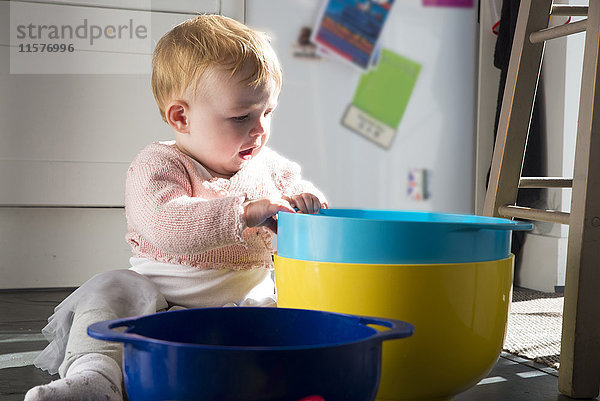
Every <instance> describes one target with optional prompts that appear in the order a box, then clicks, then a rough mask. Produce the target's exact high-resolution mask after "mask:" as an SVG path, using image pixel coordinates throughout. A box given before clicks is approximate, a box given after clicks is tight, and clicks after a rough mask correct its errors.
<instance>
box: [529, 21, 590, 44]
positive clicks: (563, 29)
mask: <svg viewBox="0 0 600 401" xmlns="http://www.w3.org/2000/svg"><path fill="white" fill-rule="evenodd" d="M586 28H587V18H586V19H584V20H581V21H577V22H571V23H570V24H564V25H559V26H553V27H552V28H546V29H541V30H539V31H537V32H531V35H529V41H530V42H531V43H540V42H543V41H545V40H550V39H556V38H561V37H563V36H567V35H572V34H574V33H579V32H584V31H585V30H586Z"/></svg>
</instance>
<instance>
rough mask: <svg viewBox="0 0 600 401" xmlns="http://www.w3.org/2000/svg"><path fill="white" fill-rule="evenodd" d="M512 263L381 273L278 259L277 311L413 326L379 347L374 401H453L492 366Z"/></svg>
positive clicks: (371, 267)
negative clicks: (389, 320) (396, 321)
mask: <svg viewBox="0 0 600 401" xmlns="http://www.w3.org/2000/svg"><path fill="white" fill-rule="evenodd" d="M512 276H513V256H512V255H511V256H510V257H509V258H506V259H502V260H495V261H488V262H474V263H457V264H431V265H424V264H419V265H379V264H346V263H328V262H311V261H303V260H296V259H289V258H283V257H280V256H277V255H276V256H275V280H276V285H277V297H278V298H277V305H278V306H281V307H287V308H302V309H316V310H324V311H330V312H341V313H351V314H357V315H371V316H380V317H387V318H394V319H400V320H403V321H406V322H408V323H411V324H413V325H414V326H415V333H414V335H413V336H412V337H410V338H408V339H403V340H402V341H388V342H386V343H384V344H383V358H382V373H381V381H380V385H379V392H378V393H377V400H380V401H383V400H427V401H434V400H436V401H438V400H439V401H441V400H444V401H446V400H452V399H453V397H454V396H455V395H456V394H459V393H461V392H463V391H465V390H466V389H468V388H470V387H471V386H473V385H474V384H476V383H477V382H478V381H479V380H480V379H481V378H482V377H484V376H485V375H486V374H487V373H488V372H489V371H490V370H491V368H492V367H493V366H494V364H495V363H496V361H497V359H498V356H499V354H500V351H501V349H502V344H503V341H504V335H505V332H506V321H507V316H508V308H509V303H510V297H511V293H510V292H511V288H512Z"/></svg>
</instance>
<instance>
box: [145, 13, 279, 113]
mask: <svg viewBox="0 0 600 401" xmlns="http://www.w3.org/2000/svg"><path fill="white" fill-rule="evenodd" d="M211 67H221V68H224V69H225V70H226V71H229V72H230V74H231V76H234V75H236V74H238V73H239V72H240V71H241V70H244V69H245V68H249V69H250V74H249V76H247V77H242V81H245V82H247V84H248V85H249V86H250V85H252V86H254V87H257V86H258V85H260V84H262V83H265V82H266V81H268V80H271V79H272V80H274V82H275V84H276V85H277V87H278V88H279V89H280V88H281V66H280V64H279V61H278V60H277V56H276V55H275V52H274V51H273V48H272V47H271V45H270V43H269V38H268V36H267V35H266V34H264V33H262V32H258V31H255V30H253V29H250V28H248V27H247V26H245V25H244V24H242V23H240V22H237V21H235V20H233V19H231V18H227V17H223V16H221V15H209V14H206V15H198V16H196V17H194V18H191V19H189V20H187V21H184V22H182V23H181V24H179V25H177V26H175V27H174V28H173V29H171V30H170V31H169V32H167V33H166V34H165V35H164V36H163V37H162V38H161V39H160V40H159V41H158V43H157V45H156V48H155V49H154V54H153V56H152V92H153V93H154V98H155V99H156V103H157V104H158V108H159V110H160V114H161V116H162V118H163V120H165V121H166V117H165V107H166V106H167V104H168V103H169V101H171V100H172V99H173V98H174V97H178V96H183V95H184V93H185V92H186V90H187V89H188V88H190V86H192V87H193V88H194V96H195V95H196V88H197V87H198V84H199V81H200V78H201V77H202V76H203V74H204V73H205V72H206V70H207V69H209V68H211Z"/></svg>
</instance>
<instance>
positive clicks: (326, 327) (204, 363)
mask: <svg viewBox="0 0 600 401" xmlns="http://www.w3.org/2000/svg"><path fill="white" fill-rule="evenodd" d="M368 324H374V325H380V326H385V327H389V328H390V329H389V330H385V331H377V330H376V329H374V328H372V327H369V326H367V325H368ZM117 327H126V329H125V331H124V332H119V331H115V330H113V329H114V328H117ZM412 333H413V327H412V326H411V325H410V324H408V323H405V322H401V321H399V320H394V319H387V318H369V317H359V316H352V315H345V314H339V313H331V312H320V311H312V310H304V309H284V308H245V307H243V308H207V309H188V310H181V311H175V312H163V313H157V314H153V315H148V316H143V317H137V318H128V319H117V320H108V321H104V322H99V323H95V324H92V325H91V326H90V327H89V328H88V334H89V335H90V336H92V337H94V338H98V339H100V340H108V341H119V342H123V343H124V347H123V371H124V379H125V388H126V390H127V395H128V397H129V399H130V400H131V401H153V400H157V401H158V400H181V401H183V400H207V401H230V400H231V401H234V400H235V401H238V400H239V401H258V400H261V401H269V400H281V401H284V400H285V401H296V400H300V399H302V398H304V397H307V396H311V395H320V396H322V397H323V398H325V400H328V401H329V400H361V401H362V400H365V401H368V400H374V399H375V395H376V393H377V388H378V385H379V378H380V373H381V346H382V341H385V340H390V339H395V338H404V337H408V336H410V335H412Z"/></svg>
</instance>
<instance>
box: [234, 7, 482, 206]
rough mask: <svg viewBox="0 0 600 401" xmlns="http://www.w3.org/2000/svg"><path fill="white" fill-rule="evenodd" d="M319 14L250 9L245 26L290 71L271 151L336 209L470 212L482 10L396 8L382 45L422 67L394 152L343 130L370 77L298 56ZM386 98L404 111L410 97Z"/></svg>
mask: <svg viewBox="0 0 600 401" xmlns="http://www.w3.org/2000/svg"><path fill="white" fill-rule="evenodd" d="M462 3H465V2H462ZM319 11H320V7H319V5H318V4H316V2H314V1H297V0H279V1H277V2H273V1H269V0H253V1H251V2H247V3H246V23H247V24H248V25H250V26H252V27H254V28H257V29H260V30H263V31H266V32H267V33H269V34H270V36H271V38H272V44H273V45H274V47H275V50H276V52H277V54H278V55H279V58H280V61H281V63H282V65H283V71H284V82H283V89H282V93H281V96H280V99H279V106H278V108H277V110H276V112H275V115H274V120H273V126H272V137H271V140H270V141H271V142H270V145H271V146H272V147H273V148H274V149H275V150H277V151H279V152H280V153H282V154H284V155H285V156H287V157H289V158H291V159H292V160H295V161H297V162H298V163H299V164H300V165H301V166H302V171H303V174H304V176H305V177H307V178H308V179H310V180H312V181H313V182H314V183H315V184H316V185H317V186H319V187H320V189H321V190H323V192H324V193H325V194H326V196H327V197H328V200H329V204H330V206H331V207H361V208H385V209H417V210H436V211H447V212H457V213H472V212H473V203H474V200H473V197H474V194H473V186H474V184H473V180H474V178H473V168H474V151H475V150H474V149H475V147H474V142H475V94H476V79H477V73H476V66H477V58H476V55H477V10H476V8H475V7H425V6H423V5H422V3H421V1H416V0H411V1H402V2H400V1H396V2H395V4H394V5H393V7H392V9H391V11H390V14H389V16H388V19H387V23H386V25H385V27H384V29H383V32H382V36H381V41H380V45H381V47H382V48H384V49H386V51H391V52H393V53H395V54H397V55H399V56H402V57H404V58H406V59H408V60H410V61H412V62H414V63H417V64H419V65H420V66H421V68H420V73H419V75H418V78H417V80H416V83H415V85H414V88H413V90H412V93H411V94H410V100H409V102H408V104H407V105H406V109H405V111H404V114H403V116H402V119H401V121H400V123H399V125H398V129H397V131H396V133H395V137H394V138H393V139H392V141H391V144H390V146H389V148H386V147H384V146H380V145H378V144H376V143H374V142H373V141H371V140H369V139H367V138H366V137H365V136H362V135H359V134H358V133H356V132H353V131H352V130H350V129H348V128H346V127H344V126H343V125H342V124H341V121H342V118H343V117H344V114H345V112H346V110H347V108H348V107H349V105H350V104H351V103H352V101H353V98H354V97H355V93H356V90H357V87H358V85H359V81H360V79H361V76H362V73H363V72H362V71H361V70H359V69H358V68H355V67H353V66H352V65H350V64H349V63H344V62H340V61H339V60H337V59H334V58H328V57H322V58H315V57H306V56H304V57H301V56H299V51H298V49H299V47H301V46H300V45H299V43H298V39H299V37H300V36H302V35H301V32H302V28H303V27H313V26H314V24H315V22H316V21H317V17H318V15H319ZM385 96H386V97H388V98H389V101H390V102H394V101H396V102H397V103H398V107H401V106H400V103H401V102H400V99H401V97H402V96H405V94H398V96H396V95H395V94H394V93H392V92H391V91H390V93H386V94H385ZM415 186H416V187H419V188H420V189H421V190H422V193H421V195H422V196H420V197H418V196H415V192H414V188H415Z"/></svg>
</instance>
